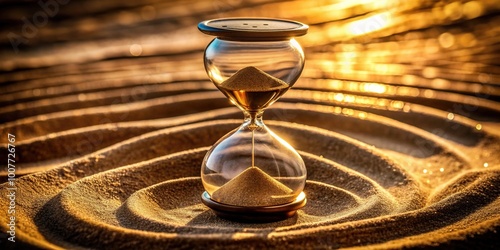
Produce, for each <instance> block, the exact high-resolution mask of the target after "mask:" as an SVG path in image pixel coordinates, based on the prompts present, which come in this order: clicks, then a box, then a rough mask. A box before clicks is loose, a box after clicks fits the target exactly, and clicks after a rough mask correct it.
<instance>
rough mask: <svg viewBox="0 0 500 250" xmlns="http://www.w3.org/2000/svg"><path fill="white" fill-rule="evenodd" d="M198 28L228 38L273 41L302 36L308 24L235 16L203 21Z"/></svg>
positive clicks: (209, 33) (206, 32)
mask: <svg viewBox="0 0 500 250" xmlns="http://www.w3.org/2000/svg"><path fill="white" fill-rule="evenodd" d="M198 29H199V30H200V31H201V32H203V33H205V34H208V35H213V36H217V37H220V38H223V39H228V40H244V41H248V40H250V41H273V40H284V39H287V38H291V37H295V36H303V35H305V34H306V33H307V30H308V29H309V26H307V25H306V24H303V23H300V22H296V21H291V20H284V19H274V18H249V17H235V18H221V19H213V20H208V21H203V22H201V23H199V24H198Z"/></svg>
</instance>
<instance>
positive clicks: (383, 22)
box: [347, 12, 391, 35]
mask: <svg viewBox="0 0 500 250" xmlns="http://www.w3.org/2000/svg"><path fill="white" fill-rule="evenodd" d="M390 19H391V15H390V13H388V12H386V13H381V14H377V15H373V16H371V17H368V18H365V19H362V20H358V21H354V22H352V23H351V24H349V25H348V26H347V30H348V31H349V32H350V33H351V34H354V35H364V34H367V33H371V32H374V31H377V30H380V29H383V28H384V27H386V26H387V25H388V24H389V22H390Z"/></svg>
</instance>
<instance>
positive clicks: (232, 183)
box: [198, 18, 308, 221]
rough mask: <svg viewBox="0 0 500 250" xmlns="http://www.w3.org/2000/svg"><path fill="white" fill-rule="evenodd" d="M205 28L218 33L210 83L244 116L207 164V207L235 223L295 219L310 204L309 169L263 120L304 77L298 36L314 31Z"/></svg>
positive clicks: (252, 24) (209, 55)
mask: <svg viewBox="0 0 500 250" xmlns="http://www.w3.org/2000/svg"><path fill="white" fill-rule="evenodd" d="M198 29H199V30H200V31H201V32H203V33H205V34H208V35H214V36H216V38H215V39H214V40H212V42H211V43H210V44H209V45H208V46H207V48H206V49H205V57H204V64H205V70H206V71H207V74H208V76H209V78H210V79H211V80H212V82H213V83H214V84H215V86H217V88H218V89H219V90H220V91H221V92H222V93H223V94H224V95H225V96H226V97H227V98H228V99H229V100H230V101H231V102H232V103H233V104H235V105H236V106H237V107H238V108H240V109H241V110H242V111H243V113H244V117H245V118H244V121H243V124H242V125H241V126H240V127H238V128H236V129H235V130H233V131H231V132H229V133H228V134H227V135H225V136H224V137H222V138H221V139H220V140H219V141H217V142H216V143H215V144H214V145H213V146H212V148H211V149H210V150H209V151H208V152H207V154H206V156H205V158H204V160H203V163H202V167H201V178H202V182H203V186H204V188H205V190H206V191H205V192H204V193H203V194H202V201H203V203H204V204H205V205H207V206H208V207H210V208H211V209H212V210H213V211H215V213H216V214H217V215H218V216H220V217H223V218H227V219H233V220H249V221H272V220H280V219H285V218H288V217H291V216H293V215H294V214H295V213H296V210H297V209H299V208H301V207H303V206H304V205H305V203H306V197H305V194H304V193H303V192H302V190H303V189H304V185H305V182H306V168H305V164H304V161H303V160H302V158H301V157H300V155H299V154H298V153H297V151H295V149H293V147H292V146H290V145H289V144H288V143H287V142H286V141H285V140H283V139H281V138H280V137H279V136H277V135H276V134H275V133H274V132H273V131H271V130H270V129H269V128H268V127H267V126H266V125H265V124H264V122H263V119H262V116H263V113H264V110H265V109H266V108H267V107H269V106H270V105H271V104H273V103H274V102H275V101H277V100H278V98H280V97H281V96H282V95H283V94H284V93H285V92H286V91H287V90H288V89H290V88H291V87H292V85H293V84H294V83H295V82H296V81H297V79H298V78H299V76H300V74H301V72H302V69H303V67H304V52H303V51H302V48H301V47H300V45H299V43H298V42H297V41H296V40H295V39H294V38H293V37H296V36H302V35H305V34H306V33H307V30H308V26H307V25H305V24H302V23H299V22H295V21H290V20H281V19H265V18H225V19H215V20H209V21H204V22H201V23H200V24H198Z"/></svg>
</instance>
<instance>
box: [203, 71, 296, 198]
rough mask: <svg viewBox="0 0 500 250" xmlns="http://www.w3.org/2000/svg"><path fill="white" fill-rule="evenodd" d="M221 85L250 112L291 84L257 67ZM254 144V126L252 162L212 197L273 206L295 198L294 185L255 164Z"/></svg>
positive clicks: (268, 103)
mask: <svg viewBox="0 0 500 250" xmlns="http://www.w3.org/2000/svg"><path fill="white" fill-rule="evenodd" d="M218 87H219V89H220V90H221V91H222V92H223V93H224V94H226V95H227V96H228V97H229V98H230V99H231V100H232V101H233V102H235V103H236V104H237V105H239V106H240V107H242V108H243V109H244V110H246V111H248V112H257V111H260V110H262V109H264V108H266V107H267V106H269V105H270V104H272V103H273V102H274V101H276V100H277V99H278V98H279V97H280V96H281V94H283V93H284V92H285V91H286V90H288V89H289V88H290V86H289V84H287V83H286V82H284V81H282V80H280V79H278V78H275V77H273V76H271V75H269V74H267V73H265V72H264V71H262V70H260V69H258V68H255V67H246V68H243V69H241V70H239V71H237V72H236V73H235V74H234V75H233V76H231V77H230V78H229V79H227V80H226V81H224V82H222V83H221V84H220V85H219V86H218ZM254 147H255V146H254V131H253V130H252V166H249V168H247V169H246V170H245V171H243V172H241V173H240V174H239V175H238V176H236V177H234V178H233V179H232V180H230V181H229V182H227V183H226V184H224V185H222V186H221V187H220V188H219V189H217V190H216V191H215V192H214V193H213V194H212V199H213V200H215V201H217V202H220V203H224V204H229V205H236V206H273V205H281V204H285V203H289V202H292V201H293V200H294V199H295V195H294V193H293V190H292V189H290V188H289V187H287V186H286V185H285V184H283V183H281V182H279V181H278V180H276V179H275V178H273V177H271V176H270V175H268V174H267V173H265V172H264V171H262V170H261V169H260V168H258V166H255V165H254V163H255V162H254V158H255V155H254Z"/></svg>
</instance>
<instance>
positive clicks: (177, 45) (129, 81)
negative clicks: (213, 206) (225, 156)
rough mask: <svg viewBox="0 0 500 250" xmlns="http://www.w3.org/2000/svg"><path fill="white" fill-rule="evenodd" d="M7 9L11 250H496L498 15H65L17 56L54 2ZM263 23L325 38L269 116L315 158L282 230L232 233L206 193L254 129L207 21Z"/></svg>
mask: <svg viewBox="0 0 500 250" xmlns="http://www.w3.org/2000/svg"><path fill="white" fill-rule="evenodd" d="M10 2H11V3H10V4H8V5H4V6H2V10H5V11H4V15H2V16H0V20H3V21H5V22H6V23H9V24H12V25H9V27H6V28H5V32H3V31H2V34H4V35H2V36H0V43H1V44H2V45H4V46H2V47H1V49H0V104H1V105H0V135H1V137H0V143H1V144H0V154H1V159H2V162H3V164H4V165H2V166H3V167H2V168H1V169H0V178H1V179H0V183H1V184H0V188H1V190H2V191H1V198H0V215H1V216H0V231H1V232H0V233H1V235H0V248H1V249H24V248H27V249H29V248H42V249H117V248H121V249H179V248H181V249H182V248H183V249H207V248H215V249H217V248H219V249H220V248H224V249H243V248H252V249H276V248H278V249H308V248H309V249H325V248H326V249H328V248H369V249H400V248H405V247H409V248H411V247H415V248H429V247H434V246H438V247H441V248H460V247H463V248H468V249H499V248H500V243H499V241H498V238H500V237H499V235H498V234H499V233H498V232H500V209H499V208H500V185H499V183H500V153H499V152H500V133H499V132H498V131H500V102H499V101H500V85H499V83H500V75H499V74H498V72H500V71H499V69H498V62H497V58H498V57H499V55H498V51H500V49H499V44H500V40H499V38H500V30H499V29H498V25H497V23H498V13H500V7H498V4H495V3H494V2H495V1H470V2H468V3H462V5H457V4H458V2H457V3H454V4H452V5H448V4H446V5H442V4H437V3H436V4H434V3H433V2H432V1H430V2H429V1H408V3H409V2H411V4H398V5H395V6H389V7H390V8H392V9H391V12H390V14H388V13H386V11H387V9H388V8H389V7H388V6H385V5H384V4H385V3H386V1H384V4H382V3H381V4H373V5H372V4H368V5H364V6H360V5H359V3H357V2H356V1H346V2H345V3H343V4H340V5H335V4H334V5H329V6H326V5H325V6H317V5H318V4H319V3H318V1H287V2H281V1H257V0H256V1H241V2H240V3H239V4H238V3H236V2H234V3H233V2H231V1H208V0H207V1H205V0H202V1H197V4H196V5H193V4H192V3H191V2H188V1H165V2H162V3H157V2H156V1H146V2H144V1H136V0H133V1H127V4H125V2H123V1H115V0H111V1H106V3H107V4H106V5H103V4H100V3H101V2H102V1H97V0H91V1H85V2H86V3H85V6H83V7H82V6H81V4H83V3H80V2H73V1H70V3H68V4H67V5H64V6H60V7H61V8H60V12H59V13H58V14H57V15H56V16H55V17H53V18H52V17H51V18H50V20H49V21H48V23H47V25H46V26H44V27H40V29H39V30H38V33H37V35H36V36H34V37H32V38H30V39H29V44H22V45H20V46H19V51H18V53H15V52H14V51H13V50H12V46H11V44H10V42H9V41H8V39H6V37H7V36H6V35H5V34H7V33H6V32H16V33H17V34H21V33H20V32H21V30H22V23H19V24H17V23H16V22H15V20H21V18H22V16H26V17H31V16H32V15H33V13H36V11H39V10H40V8H39V7H38V5H34V6H33V5H29V4H28V2H26V3H25V2H19V1H10ZM389 2H390V1H389ZM389 2H387V4H389ZM405 3H406V2H405ZM322 4H323V2H322ZM325 4H326V3H325ZM446 6H447V7H446ZM457 6H458V7H457ZM460 6H462V7H463V8H462V7H460ZM478 6H479V7H478ZM459 7H460V8H459ZM291 9H293V11H288V10H291ZM333 9H335V11H332V10H333ZM445 10H446V11H445ZM455 10H457V11H458V10H460V11H458V12H457V11H455ZM429 13H434V14H440V15H437V17H435V18H430V16H429ZM434 14H433V15H434ZM18 15H19V16H18ZM248 15H250V16H276V17H281V18H290V19H296V20H298V21H302V22H305V23H308V24H310V26H311V30H310V32H309V34H308V35H306V36H304V37H301V38H300V39H298V41H299V42H300V44H302V45H303V47H304V49H305V53H306V66H305V68H304V71H303V74H302V76H301V78H300V79H299V80H298V81H297V83H296V84H295V85H294V86H293V88H292V89H291V90H289V91H288V92H287V93H286V94H284V95H283V96H282V97H281V98H280V99H279V100H278V102H276V103H274V104H273V105H272V106H271V107H270V108H269V109H268V110H266V112H265V113H264V121H265V123H266V125H268V126H269V127H270V128H271V129H272V130H273V131H274V132H275V133H276V134H278V135H279V136H280V137H281V138H283V139H285V140H286V141H288V142H289V143H290V144H291V145H292V146H293V147H294V148H296V149H297V150H298V152H299V153H300V154H301V156H302V157H303V159H304V161H305V164H306V167H307V183H306V186H305V189H304V192H305V194H306V195H307V199H308V202H307V205H306V206H305V207H304V208H302V209H300V210H299V211H297V215H296V216H294V217H292V218H289V219H286V220H283V221H279V222H273V223H238V222H233V221H227V220H223V219H221V218H218V217H217V216H216V215H215V214H214V213H213V212H212V211H211V210H210V209H209V208H207V207H206V206H204V205H203V204H202V202H201V198H200V196H201V194H202V192H203V191H204V190H203V185H202V183H201V180H200V168H201V163H202V160H203V157H204V155H205V153H206V152H207V150H208V149H209V147H210V146H211V145H213V143H215V142H216V141H217V140H218V139H219V138H221V137H222V136H223V135H225V134H226V133H227V132H229V131H231V130H233V129H234V128H236V127H238V126H239V125H240V124H241V122H242V119H243V115H242V112H241V111H240V110H239V109H237V108H236V107H234V106H233V105H232V104H231V103H229V102H228V100H227V99H226V98H225V97H224V96H223V94H221V93H220V92H219V91H217V88H216V87H215V86H214V84H212V83H211V82H209V80H208V77H207V75H206V73H205V70H204V68H203V50H204V48H205V47H206V45H207V44H208V43H209V42H210V40H211V37H208V36H206V35H203V34H201V33H200V32H199V31H198V30H197V29H196V24H197V23H198V21H201V20H205V19H210V18H215V17H221V16H248ZM364 18H372V19H368V21H369V23H370V25H368V26H366V25H364V24H366V23H365V22H363V20H364ZM374 23H376V24H377V25H379V26H380V27H379V26H377V25H372V24H374ZM262 64H263V62H260V61H259V62H256V65H255V66H256V67H258V68H260V67H264V66H265V65H262ZM275 65H276V67H278V66H280V67H283V68H286V67H287V64H286V63H284V64H280V65H278V64H275ZM274 73H276V74H279V73H280V72H279V71H276V72H274ZM9 133H10V134H12V135H15V138H16V140H15V142H14V145H15V150H16V151H15V153H16V156H15V166H16V178H15V181H14V182H13V186H11V185H10V184H9V182H7V181H8V177H7V175H8V170H7V168H6V167H5V165H6V164H5V163H6V162H7V155H8V148H9V146H8V138H9V137H8V136H7V135H8V134H9ZM10 148H12V146H10ZM9 187H15V188H17V189H16V199H15V211H16V228H15V229H16V238H15V240H16V242H15V243H12V242H10V241H8V240H7V235H6V234H5V232H6V231H7V230H8V228H7V223H8V219H9V217H7V216H4V215H6V214H7V211H8V210H9V205H10V201H9V200H8V199H7V198H6V197H7V195H8V194H7V191H8V190H7V188H9Z"/></svg>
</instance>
